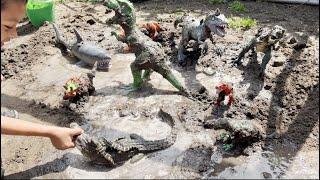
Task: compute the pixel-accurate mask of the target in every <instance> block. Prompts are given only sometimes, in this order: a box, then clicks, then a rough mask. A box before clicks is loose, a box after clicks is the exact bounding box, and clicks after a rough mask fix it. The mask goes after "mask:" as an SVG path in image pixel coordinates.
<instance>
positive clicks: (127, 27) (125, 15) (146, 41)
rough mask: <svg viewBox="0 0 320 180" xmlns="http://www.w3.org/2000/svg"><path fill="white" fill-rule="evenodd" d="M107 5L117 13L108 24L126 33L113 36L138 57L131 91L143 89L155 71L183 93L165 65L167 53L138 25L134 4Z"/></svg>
mask: <svg viewBox="0 0 320 180" xmlns="http://www.w3.org/2000/svg"><path fill="white" fill-rule="evenodd" d="M105 5H106V6H107V8H109V9H111V10H113V11H114V12H115V15H114V16H113V17H112V18H111V19H110V20H109V21H108V23H110V24H118V25H120V26H121V28H122V29H123V30H124V32H125V36H121V35H119V34H118V33H116V32H112V35H114V36H116V38H117V39H118V40H119V41H122V42H124V43H126V44H128V46H129V47H130V49H132V52H134V53H135V55H136V59H135V61H134V62H133V63H131V65H130V67H131V72H132V75H133V84H132V86H130V90H137V89H139V88H141V87H142V86H143V84H144V82H146V81H148V80H150V75H151V73H152V72H153V71H155V72H157V73H159V74H161V75H162V76H163V77H164V78H165V79H167V80H168V81H169V82H170V83H171V84H172V85H173V86H174V87H176V88H177V89H178V90H179V91H182V92H183V91H184V90H185V88H184V87H183V86H182V85H181V84H180V82H179V81H178V80H177V79H176V78H175V76H174V75H173V73H172V71H171V70H170V68H169V67H168V66H167V65H166V64H165V53H164V51H163V49H162V48H161V46H160V45H159V44H158V43H157V42H154V41H152V39H151V38H149V37H148V36H146V35H145V34H143V33H142V32H141V31H140V29H139V28H138V26H137V25H136V14H135V10H134V7H133V5H132V3H131V2H129V1H128V0H109V1H106V2H105ZM143 70H144V73H143V74H142V71H143Z"/></svg>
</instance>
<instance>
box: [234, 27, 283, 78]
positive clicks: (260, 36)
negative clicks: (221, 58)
mask: <svg viewBox="0 0 320 180" xmlns="http://www.w3.org/2000/svg"><path fill="white" fill-rule="evenodd" d="M285 31H286V30H285V29H284V28H283V27H281V26H278V25H276V26H274V27H273V28H272V29H270V28H268V27H264V28H260V29H259V30H258V32H257V34H256V35H255V37H254V38H253V39H252V40H251V41H250V42H249V43H248V44H246V45H245V47H244V48H243V49H242V51H241V52H240V54H239V56H238V58H237V59H236V60H235V61H233V62H234V63H235V64H237V65H240V64H242V61H241V60H242V59H243V58H244V56H245V54H246V53H247V52H248V51H249V50H252V51H253V53H254V58H256V57H257V52H263V53H264V57H263V59H262V64H261V73H260V75H259V76H260V77H261V76H263V75H264V73H265V69H266V66H267V64H268V63H269V61H270V59H271V51H272V49H273V50H278V49H279V48H280V45H279V42H280V40H281V39H282V38H283V37H284V34H285Z"/></svg>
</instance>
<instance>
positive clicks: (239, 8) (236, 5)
mask: <svg viewBox="0 0 320 180" xmlns="http://www.w3.org/2000/svg"><path fill="white" fill-rule="evenodd" d="M229 9H231V11H233V12H246V11H247V8H246V7H245V6H244V4H242V3H241V2H239V1H233V2H232V3H230V4H229Z"/></svg>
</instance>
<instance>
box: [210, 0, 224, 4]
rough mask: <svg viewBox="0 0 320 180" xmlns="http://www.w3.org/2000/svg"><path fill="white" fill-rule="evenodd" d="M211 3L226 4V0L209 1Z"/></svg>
mask: <svg viewBox="0 0 320 180" xmlns="http://www.w3.org/2000/svg"><path fill="white" fill-rule="evenodd" d="M208 1H209V3H211V4H220V3H223V2H224V0H208Z"/></svg>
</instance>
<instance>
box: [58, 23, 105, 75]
mask: <svg viewBox="0 0 320 180" xmlns="http://www.w3.org/2000/svg"><path fill="white" fill-rule="evenodd" d="M52 26H53V28H54V30H55V33H56V42H57V43H60V44H62V45H64V46H65V47H66V48H67V49H68V50H69V51H71V53H72V54H73V55H74V56H75V57H77V58H78V59H79V60H81V62H82V63H84V64H86V65H89V66H94V64H95V62H98V64H97V70H102V71H109V68H110V67H111V62H110V61H111V57H110V56H109V55H108V54H109V53H108V52H107V51H106V50H105V49H103V48H101V47H99V46H97V45H95V44H93V43H91V42H87V41H85V40H84V39H83V38H82V37H81V36H80V34H79V32H78V31H77V30H76V29H74V33H75V35H76V38H77V39H76V40H74V41H72V42H71V43H67V42H66V41H65V40H63V38H62V36H61V34H60V31H59V30H58V28H57V26H56V25H55V24H54V23H52Z"/></svg>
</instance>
